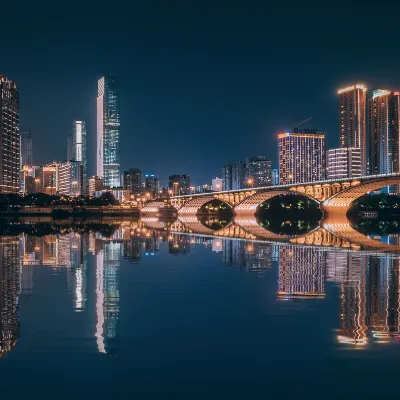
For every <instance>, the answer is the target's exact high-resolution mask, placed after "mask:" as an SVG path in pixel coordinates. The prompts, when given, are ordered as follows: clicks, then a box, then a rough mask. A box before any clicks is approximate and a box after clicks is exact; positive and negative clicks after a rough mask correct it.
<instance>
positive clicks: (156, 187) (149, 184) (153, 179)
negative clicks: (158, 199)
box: [144, 174, 160, 196]
mask: <svg viewBox="0 0 400 400" xmlns="http://www.w3.org/2000/svg"><path fill="white" fill-rule="evenodd" d="M144 177H145V179H144V190H145V191H146V192H148V193H152V194H153V195H154V196H157V195H158V192H159V191H160V180H159V179H158V177H157V176H156V175H154V174H146V175H145V176H144Z"/></svg>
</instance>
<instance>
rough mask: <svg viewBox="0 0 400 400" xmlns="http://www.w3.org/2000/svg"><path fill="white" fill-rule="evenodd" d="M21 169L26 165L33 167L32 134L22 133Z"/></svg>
mask: <svg viewBox="0 0 400 400" xmlns="http://www.w3.org/2000/svg"><path fill="white" fill-rule="evenodd" d="M20 141H21V169H22V168H23V167H24V165H29V166H30V167H31V166H32V165H33V146H32V144H33V143H32V133H31V132H25V131H24V132H21V136H20Z"/></svg>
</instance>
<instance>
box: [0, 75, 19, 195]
mask: <svg viewBox="0 0 400 400" xmlns="http://www.w3.org/2000/svg"><path fill="white" fill-rule="evenodd" d="M0 143H1V146H0V193H18V191H19V173H20V163H21V162H20V152H21V148H20V135H19V93H18V89H17V85H16V84H15V82H13V81H11V80H9V79H8V78H7V77H5V76H4V75H0Z"/></svg>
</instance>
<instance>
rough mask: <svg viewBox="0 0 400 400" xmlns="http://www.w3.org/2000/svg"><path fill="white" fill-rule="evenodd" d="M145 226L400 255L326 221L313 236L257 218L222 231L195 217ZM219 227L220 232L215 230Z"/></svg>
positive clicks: (346, 225) (393, 246)
mask: <svg viewBox="0 0 400 400" xmlns="http://www.w3.org/2000/svg"><path fill="white" fill-rule="evenodd" d="M142 222H143V224H144V225H145V226H147V227H148V228H151V229H161V230H168V231H169V232H172V233H192V234H199V235H206V236H216V237H226V238H234V239H245V240H265V241H271V242H279V243H290V244H294V245H303V246H304V245H307V246H322V247H335V248H344V249H350V250H377V251H387V252H393V251H400V244H399V243H384V242H382V241H380V240H379V238H378V240H377V239H375V238H372V237H370V236H367V235H364V234H362V233H360V232H358V231H357V230H355V229H354V228H352V226H351V225H350V222H349V221H348V220H347V218H346V220H342V221H340V223H339V222H330V221H324V222H323V223H322V224H321V225H320V226H318V227H316V228H315V229H311V231H310V232H307V233H300V234H284V233H276V232H272V231H271V230H268V229H267V228H265V225H264V226H261V225H260V223H259V222H258V221H257V219H256V218H255V217H251V216H247V217H246V218H244V217H238V216H237V217H235V218H234V219H233V220H232V221H231V222H230V223H227V222H226V221H224V224H223V226H222V227H219V225H218V224H217V223H215V221H214V223H207V221H205V220H204V218H200V217H198V216H195V215H189V216H183V217H182V216H178V219H176V220H175V221H174V222H171V223H165V222H158V220H157V218H150V217H148V218H143V219H142ZM215 227H217V228H215Z"/></svg>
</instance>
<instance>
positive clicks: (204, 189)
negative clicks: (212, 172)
mask: <svg viewBox="0 0 400 400" xmlns="http://www.w3.org/2000/svg"><path fill="white" fill-rule="evenodd" d="M211 191H212V189H211V186H210V185H209V184H208V183H205V184H203V185H197V186H196V193H197V194H200V193H210V192H211Z"/></svg>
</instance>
